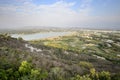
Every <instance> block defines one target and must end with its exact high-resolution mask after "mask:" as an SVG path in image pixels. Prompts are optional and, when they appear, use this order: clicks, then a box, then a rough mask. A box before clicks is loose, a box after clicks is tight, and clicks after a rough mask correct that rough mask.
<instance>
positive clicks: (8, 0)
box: [0, 0, 120, 29]
mask: <svg viewBox="0 0 120 80" xmlns="http://www.w3.org/2000/svg"><path fill="white" fill-rule="evenodd" d="M44 26H46V27H80V28H101V29H120V0H0V29H1V28H3V29H4V28H11V29H19V28H39V27H44Z"/></svg>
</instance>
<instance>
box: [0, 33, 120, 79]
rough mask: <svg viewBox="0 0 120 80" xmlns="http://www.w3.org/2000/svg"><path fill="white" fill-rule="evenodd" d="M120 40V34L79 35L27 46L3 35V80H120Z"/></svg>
mask: <svg viewBox="0 0 120 80" xmlns="http://www.w3.org/2000/svg"><path fill="white" fill-rule="evenodd" d="M119 38H120V33H119V32H114V33H113V32H100V31H98V32H97V31H77V32H76V34H75V35H72V36H63V37H59V38H55V39H52V40H50V39H47V40H39V41H30V42H27V41H24V40H23V39H22V38H18V39H16V38H12V37H10V36H9V35H8V34H4V35H2V34H0V80H119V79H120V56H119V55H120V53H119V52H120V39H119ZM26 44H27V45H28V47H26V46H25V45H26ZM31 47H32V49H34V50H31V49H30V48H31Z"/></svg>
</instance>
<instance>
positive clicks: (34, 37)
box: [11, 32, 71, 41]
mask: <svg viewBox="0 0 120 80" xmlns="http://www.w3.org/2000/svg"><path fill="white" fill-rule="evenodd" d="M70 33H71V32H46V33H34V34H11V36H12V37H14V38H18V37H21V38H23V39H24V40H27V41H29V40H38V39H45V38H51V37H58V36H64V35H67V34H70Z"/></svg>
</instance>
